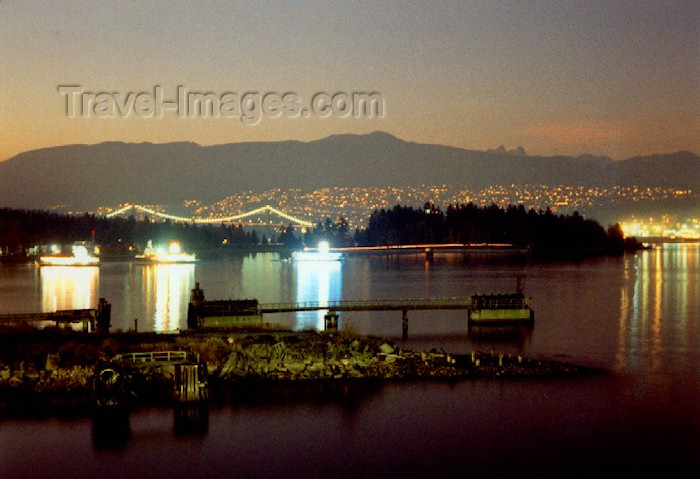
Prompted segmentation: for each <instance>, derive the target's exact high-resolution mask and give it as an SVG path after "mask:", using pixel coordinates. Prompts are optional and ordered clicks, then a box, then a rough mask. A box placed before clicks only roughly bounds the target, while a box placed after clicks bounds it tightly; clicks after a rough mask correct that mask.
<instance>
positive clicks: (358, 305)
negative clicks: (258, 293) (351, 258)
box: [259, 298, 473, 339]
mask: <svg viewBox="0 0 700 479" xmlns="http://www.w3.org/2000/svg"><path fill="white" fill-rule="evenodd" d="M472 305H473V300H472V299H471V298H446V299H388V300H367V301H325V302H319V303H268V304H261V305H260V306H259V311H260V313H261V314H270V313H295V312H300V311H325V310H328V313H327V314H326V316H325V328H326V329H337V327H338V313H340V312H343V311H401V313H402V316H401V320H402V336H403V338H404V339H406V338H407V337H408V311H418V310H423V311H425V310H436V309H442V310H468V309H470V308H471V307H472Z"/></svg>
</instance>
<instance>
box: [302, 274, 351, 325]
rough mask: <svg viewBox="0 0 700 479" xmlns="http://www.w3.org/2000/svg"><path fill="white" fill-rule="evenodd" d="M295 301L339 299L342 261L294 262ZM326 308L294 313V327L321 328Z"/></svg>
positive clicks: (315, 301)
mask: <svg viewBox="0 0 700 479" xmlns="http://www.w3.org/2000/svg"><path fill="white" fill-rule="evenodd" d="M294 266H295V268H294V270H295V273H296V284H297V288H296V297H295V301H296V302H297V303H319V304H320V305H321V306H326V305H328V302H329V301H340V300H341V299H342V297H343V263H342V262H341V261H298V262H296V263H295V265H294ZM327 312H328V310H327V309H324V310H320V311H306V312H300V313H297V314H296V324H295V329H297V330H304V329H317V330H323V327H324V316H325V315H326V313H327Z"/></svg>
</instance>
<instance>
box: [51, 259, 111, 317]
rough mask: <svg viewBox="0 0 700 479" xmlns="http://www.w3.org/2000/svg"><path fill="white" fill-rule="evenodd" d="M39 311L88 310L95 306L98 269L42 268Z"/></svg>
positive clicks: (87, 267)
mask: <svg viewBox="0 0 700 479" xmlns="http://www.w3.org/2000/svg"><path fill="white" fill-rule="evenodd" d="M39 276H40V277H41V309H42V311H57V310H61V309H90V308H94V307H96V305H97V290H98V283H99V277H100V269H99V268H98V267H97V266H43V267H41V269H40V271H39Z"/></svg>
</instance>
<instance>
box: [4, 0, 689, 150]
mask: <svg viewBox="0 0 700 479" xmlns="http://www.w3.org/2000/svg"><path fill="white" fill-rule="evenodd" d="M698 31H700V8H698V6H697V4H696V3H695V2H680V1H679V2H661V1H651V2H612V1H610V2H583V1H581V2H457V3H447V2H416V3H403V2H402V3H393V2H392V3H389V2H386V3H375V2H372V3H326V2H323V3H312V2H308V3H281V4H274V5H273V4H265V5H263V4H257V3H252V2H250V3H248V2H235V3H233V2H232V3H227V2H217V3H215V4H206V5H195V4H190V3H166V2H162V3H160V2H159V3H147V4H140V3H138V4H127V5H121V4H92V3H89V4H84V3H73V2H71V3H63V2H55V3H14V2H2V3H0V53H1V54H2V58H3V75H2V80H0V129H1V130H2V132H3V137H2V142H1V143H0V161H2V160H6V159H9V158H11V157H13V156H15V155H16V154H18V153H21V152H24V151H28V150H33V149H38V148H45V147H51V146H59V145H66V144H84V143H86V144H95V143H100V142H103V141H125V142H153V143H166V142H172V141H192V142H196V143H199V144H201V145H214V144H223V143H232V142H251V141H283V140H290V139H291V140H299V141H312V140H317V139H321V138H324V137H327V136H329V135H332V134H342V133H358V134H361V133H369V132H372V131H385V132H388V133H391V134H393V135H395V136H397V137H399V138H401V139H404V140H407V141H412V142H418V143H428V144H440V145H448V146H454V147H458V148H467V149H478V150H486V149H491V148H495V147H497V146H499V145H501V144H502V145H505V147H506V148H508V149H513V148H515V147H517V146H522V147H524V149H525V150H526V151H527V152H528V153H529V154H534V155H560V154H561V155H573V156H576V155H581V154H586V153H590V154H595V155H606V156H609V157H611V158H614V159H621V158H628V157H631V156H636V155H650V154H654V153H670V152H675V151H680V150H688V151H692V152H695V153H700V113H698V109H697V105H698V104H700V86H699V83H698V78H700V36H699V35H698V34H697V32H698ZM183 85H184V86H186V87H187V88H189V89H190V90H192V91H196V92H202V93H208V92H212V93H215V94H216V95H217V96H218V97H219V98H221V97H222V96H223V95H225V94H227V93H235V94H236V95H238V96H239V97H243V96H244V95H246V94H247V93H260V94H261V95H264V94H266V93H270V92H272V93H276V94H278V95H279V96H280V97H283V96H284V95H285V94H288V93H293V94H294V95H296V96H297V97H298V98H299V101H300V104H301V106H302V107H303V106H305V105H308V104H309V103H310V102H311V101H312V99H313V98H314V97H315V96H316V95H317V94H319V93H323V94H326V95H328V98H329V99H332V98H333V96H334V95H336V94H338V93H341V94H347V95H351V94H352V93H364V94H371V93H376V94H379V95H381V96H382V98H383V99H384V102H385V103H384V104H383V107H384V111H383V115H381V117H374V118H364V117H361V118H355V117H354V116H353V115H349V116H348V117H339V116H342V115H329V116H327V117H324V118H320V117H318V116H314V115H310V116H308V117H306V116H304V115H300V116H299V117H286V116H285V115H281V116H280V117H278V118H272V117H270V118H265V119H264V120H263V121H260V122H259V123H258V124H256V125H255V126H251V125H249V124H246V122H244V121H233V120H232V119H231V118H221V117H220V118H201V117H197V118H187V119H183V118H180V117H178V116H177V115H174V114H173V115H163V117H162V118H157V117H146V118H144V117H142V116H139V115H136V114H134V115H130V116H128V117H116V118H112V119H106V118H99V117H95V116H91V117H89V118H83V117H80V116H78V117H75V116H74V117H73V118H70V117H69V116H68V115H67V114H66V97H65V95H63V94H62V93H61V92H60V91H59V87H61V86H79V87H80V88H82V89H83V91H85V92H91V93H93V94H99V93H105V94H108V95H111V96H112V97H115V98H118V99H119V100H122V99H126V98H127V97H128V95H129V94H130V93H133V94H134V95H137V94H139V93H144V92H145V93H149V92H150V93H153V91H154V88H156V87H158V86H159V87H161V88H162V89H163V92H164V93H163V94H164V97H165V100H166V101H170V100H174V99H175V98H176V96H177V89H178V87H179V86H183ZM116 94H118V95H116ZM132 98H134V97H132ZM273 103H274V102H273ZM341 103H342V102H341ZM144 105H145V103H144ZM339 105H340V106H343V105H342V104H339ZM134 106H135V108H138V107H139V104H138V103H135V104H134ZM141 106H143V105H141ZM259 107H260V108H262V105H259ZM93 108H94V105H93ZM271 111H272V112H273V113H274V104H273V105H272V110H271ZM271 116H274V114H273V115H271Z"/></svg>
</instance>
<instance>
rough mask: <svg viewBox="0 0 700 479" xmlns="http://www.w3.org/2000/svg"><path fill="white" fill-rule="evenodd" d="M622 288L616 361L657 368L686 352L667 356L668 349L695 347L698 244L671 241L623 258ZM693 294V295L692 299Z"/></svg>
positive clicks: (699, 273)
mask: <svg viewBox="0 0 700 479" xmlns="http://www.w3.org/2000/svg"><path fill="white" fill-rule="evenodd" d="M624 261H625V262H624V273H623V278H624V280H625V281H623V283H622V285H621V287H620V316H619V325H618V342H619V344H618V351H617V365H618V367H620V368H621V369H627V368H629V367H639V366H640V364H638V363H639V360H640V358H644V359H645V360H646V361H647V362H648V364H646V365H645V367H646V368H647V369H648V370H650V371H652V372H656V371H659V370H663V369H664V367H665V366H664V364H663V363H664V362H670V363H671V364H675V361H678V360H683V358H684V356H682V355H678V356H676V357H674V356H673V355H668V353H667V354H666V356H664V348H668V347H669V346H672V347H673V348H674V349H676V350H678V351H687V350H688V349H689V348H690V349H692V348H693V345H692V344H691V343H690V342H691V341H693V338H697V333H698V329H699V325H698V324H697V323H698V319H699V317H700V316H699V313H698V311H697V309H696V308H697V301H698V298H700V279H699V276H700V253H699V247H698V245H697V244H668V245H665V246H664V248H663V249H657V250H653V251H645V252H642V253H639V254H637V255H634V256H628V257H626V258H625V260H624ZM691 298H692V299H691Z"/></svg>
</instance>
